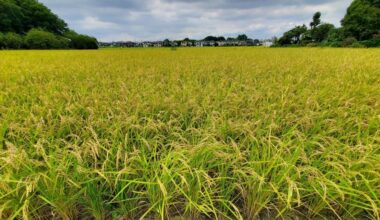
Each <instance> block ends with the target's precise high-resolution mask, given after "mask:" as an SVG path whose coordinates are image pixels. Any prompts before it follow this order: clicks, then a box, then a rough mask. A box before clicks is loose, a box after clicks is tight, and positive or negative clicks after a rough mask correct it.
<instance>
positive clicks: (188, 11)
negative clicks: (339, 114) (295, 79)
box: [40, 0, 352, 41]
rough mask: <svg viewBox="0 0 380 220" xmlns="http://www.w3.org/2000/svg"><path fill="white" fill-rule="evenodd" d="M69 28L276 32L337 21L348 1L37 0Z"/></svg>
mask: <svg viewBox="0 0 380 220" xmlns="http://www.w3.org/2000/svg"><path fill="white" fill-rule="evenodd" d="M40 1H41V2H43V3H45V4H46V5H47V6H48V7H50V8H51V9H52V10H53V11H54V12H55V13H57V14H58V15H59V16H61V17H62V18H63V19H64V20H65V21H66V22H67V23H68V24H69V26H70V27H71V28H73V29H74V30H76V31H78V32H80V33H84V34H89V35H93V36H95V37H97V38H98V39H99V40H104V41H110V40H160V39H164V38H170V39H183V38H185V37H190V38H202V37H205V36H207V35H225V36H233V35H236V34H239V33H247V34H248V35H249V36H250V37H253V38H270V37H272V36H274V35H277V36H279V35H281V34H282V33H283V32H284V31H286V30H288V29H289V28H291V27H292V26H294V25H300V24H306V25H308V24H309V23H310V21H311V18H312V16H313V13H314V12H316V11H321V12H322V21H323V22H328V23H333V24H335V25H339V24H340V20H341V19H342V18H343V16H344V14H345V11H346V8H347V7H348V6H349V4H350V2H351V1H352V0H108V1H106V0H65V1H61V0H40Z"/></svg>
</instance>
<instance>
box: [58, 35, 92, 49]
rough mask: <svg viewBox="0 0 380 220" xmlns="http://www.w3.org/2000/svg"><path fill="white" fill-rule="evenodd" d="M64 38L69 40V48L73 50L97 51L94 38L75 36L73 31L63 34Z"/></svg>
mask: <svg viewBox="0 0 380 220" xmlns="http://www.w3.org/2000/svg"><path fill="white" fill-rule="evenodd" d="M65 37H66V38H68V39H70V48H73V49H98V48H99V43H98V41H97V40H96V38H94V37H90V36H87V35H82V34H77V33H76V32H74V31H68V32H66V33H65Z"/></svg>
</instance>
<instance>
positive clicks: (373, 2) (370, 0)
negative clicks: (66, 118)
mask: <svg viewBox="0 0 380 220" xmlns="http://www.w3.org/2000/svg"><path fill="white" fill-rule="evenodd" d="M342 26H343V28H344V31H345V34H346V36H347V37H355V38H356V39H357V40H368V39H371V38H372V37H373V35H374V34H375V33H377V32H378V31H380V2H379V0H354V1H353V2H352V4H351V5H350V7H349V8H348V9H347V14H346V15H345V17H344V19H343V20H342Z"/></svg>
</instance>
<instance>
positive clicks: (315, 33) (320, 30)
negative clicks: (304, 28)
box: [310, 23, 335, 43]
mask: <svg viewBox="0 0 380 220" xmlns="http://www.w3.org/2000/svg"><path fill="white" fill-rule="evenodd" d="M334 28H335V27H334V25H332V24H328V23H325V24H321V25H319V26H317V27H314V29H312V30H310V35H311V38H312V41H313V42H317V43H320V42H322V41H325V40H326V39H327V38H328V36H329V33H330V31H331V30H332V29H334Z"/></svg>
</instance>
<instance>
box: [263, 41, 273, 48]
mask: <svg viewBox="0 0 380 220" xmlns="http://www.w3.org/2000/svg"><path fill="white" fill-rule="evenodd" d="M263 46H264V47H271V46H273V42H272V41H264V42H263Z"/></svg>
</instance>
